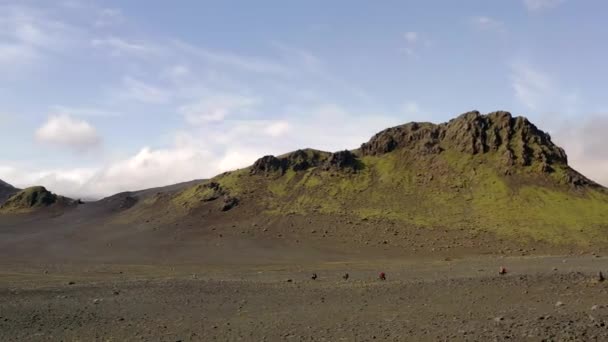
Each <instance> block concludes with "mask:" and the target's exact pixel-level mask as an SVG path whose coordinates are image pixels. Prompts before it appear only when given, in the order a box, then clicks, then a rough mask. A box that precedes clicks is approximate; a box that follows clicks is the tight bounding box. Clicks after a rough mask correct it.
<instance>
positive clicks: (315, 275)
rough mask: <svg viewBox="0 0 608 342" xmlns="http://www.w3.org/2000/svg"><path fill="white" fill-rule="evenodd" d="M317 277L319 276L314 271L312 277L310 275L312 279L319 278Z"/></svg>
mask: <svg viewBox="0 0 608 342" xmlns="http://www.w3.org/2000/svg"><path fill="white" fill-rule="evenodd" d="M317 278H318V276H317V274H316V273H313V274H312V277H310V279H312V280H317Z"/></svg>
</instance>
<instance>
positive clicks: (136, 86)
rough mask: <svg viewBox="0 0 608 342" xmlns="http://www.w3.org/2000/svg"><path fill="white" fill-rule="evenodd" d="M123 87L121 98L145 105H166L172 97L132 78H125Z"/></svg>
mask: <svg viewBox="0 0 608 342" xmlns="http://www.w3.org/2000/svg"><path fill="white" fill-rule="evenodd" d="M123 86H124V87H125V88H124V89H122V90H121V91H120V94H119V97H122V98H126V99H131V100H136V101H140V102H143V103H151V104H158V103H166V102H168V101H169V99H170V97H171V94H170V93H169V92H168V91H166V90H164V89H162V88H159V87H156V86H154V85H151V84H148V83H145V82H143V81H140V80H136V79H134V78H132V77H130V76H125V77H124V78H123Z"/></svg>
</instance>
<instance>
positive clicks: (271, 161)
mask: <svg viewBox="0 0 608 342" xmlns="http://www.w3.org/2000/svg"><path fill="white" fill-rule="evenodd" d="M285 167H286V166H285V161H284V160H281V159H279V158H277V157H275V156H264V157H262V158H260V159H258V160H256V161H255V163H254V164H253V166H252V167H251V174H252V175H269V174H273V173H280V174H283V173H284V172H285Z"/></svg>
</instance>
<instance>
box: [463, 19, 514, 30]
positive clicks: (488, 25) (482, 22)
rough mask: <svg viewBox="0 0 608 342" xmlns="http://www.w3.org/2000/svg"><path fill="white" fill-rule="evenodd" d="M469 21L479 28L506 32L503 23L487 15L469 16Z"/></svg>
mask: <svg viewBox="0 0 608 342" xmlns="http://www.w3.org/2000/svg"><path fill="white" fill-rule="evenodd" d="M471 23H472V24H473V25H474V26H475V27H476V28H477V29H480V30H492V31H498V32H506V29H505V25H504V23H503V22H502V21H500V20H497V19H494V18H491V17H487V16H477V17H473V18H471Z"/></svg>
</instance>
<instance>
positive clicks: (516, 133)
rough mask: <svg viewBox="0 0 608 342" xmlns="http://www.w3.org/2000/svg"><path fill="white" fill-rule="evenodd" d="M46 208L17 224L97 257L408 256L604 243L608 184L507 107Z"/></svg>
mask: <svg viewBox="0 0 608 342" xmlns="http://www.w3.org/2000/svg"><path fill="white" fill-rule="evenodd" d="M45 191H46V190H45V189H44V190H43V188H42V189H38V190H37V191H35V192H34V193H36V194H37V195H36V196H32V195H31V191H30V190H27V189H26V190H24V192H21V193H19V194H17V195H15V196H13V197H12V198H11V199H10V200H9V201H8V202H7V203H5V205H4V206H3V208H4V209H3V210H4V212H5V213H6V212H7V209H6V208H11V209H10V210H9V212H12V213H15V212H22V211H27V210H30V208H32V207H44V206H46V205H47V204H48V203H47V200H46V199H47V198H48V197H47V194H46V192H45ZM39 195H43V196H42V197H40V196H39ZM57 202H58V200H55V202H53V203H57ZM59 202H61V201H59ZM32 203H34V205H32ZM64 203H65V202H64ZM51 206H52V207H53V206H54V207H55V208H57V207H59V208H64V209H65V210H64V213H63V215H61V217H56V216H55V217H54V218H53V221H52V222H51V221H48V220H45V221H41V223H40V224H39V228H33V227H34V226H32V225H33V224H34V223H32V222H31V221H27V222H28V223H27V224H28V225H29V226H28V228H30V229H40V230H44V231H45V234H47V233H48V234H52V231H53V230H52V229H51V230H49V228H54V229H57V231H62V232H63V231H65V232H66V233H65V234H67V235H64V236H72V238H74V239H76V237H77V236H80V237H79V238H78V240H77V241H81V242H82V241H89V242H88V243H89V244H88V245H86V248H85V247H84V245H83V247H82V248H83V249H82V251H81V253H83V254H87V253H89V254H90V255H92V256H91V257H94V258H100V255H105V254H104V253H107V252H106V246H107V245H111V246H112V248H113V252H112V253H113V254H111V255H112V256H111V257H114V256H115V255H121V254H120V253H119V252H118V250H121V248H123V249H124V253H125V255H132V256H135V255H137V256H138V257H139V256H141V255H144V254H145V253H148V254H145V255H149V256H150V257H152V256H156V255H160V254H158V253H159V252H158V251H159V250H163V251H165V252H164V254H162V255H164V257H168V255H172V256H173V257H177V255H179V256H180V257H183V258H187V257H192V256H193V255H198V254H197V253H208V256H209V257H210V258H220V257H221V258H229V257H230V255H228V254H226V250H225V249H221V246H228V245H230V246H232V247H234V248H236V249H243V248H244V246H251V244H254V242H255V241H258V242H255V243H259V244H260V246H262V247H260V248H258V247H259V246H258V247H256V249H254V250H251V251H250V252H247V253H252V255H254V254H255V255H266V254H264V253H267V251H268V250H269V248H270V247H268V246H274V247H273V248H274V249H276V248H286V249H288V250H291V249H294V248H296V247H297V246H300V247H302V246H308V247H310V248H312V249H313V250H318V249H319V248H330V249H332V250H336V251H338V252H339V253H343V252H344V251H349V253H350V252H352V251H356V250H360V249H361V248H389V249H390V248H393V249H394V250H395V251H396V252H395V253H416V254H417V255H419V254H421V253H446V254H450V255H453V254H454V253H456V254H457V253H473V254H476V253H498V252H502V253H543V251H544V250H547V251H552V252H554V251H555V248H562V249H560V251H562V250H567V251H582V250H589V249H592V248H596V247H597V248H599V247H598V246H605V247H608V190H607V189H606V188H604V187H602V186H601V185H599V184H597V183H595V182H593V181H592V180H590V179H588V178H586V177H585V176H583V175H581V174H580V173H579V172H577V171H576V170H574V169H572V168H571V167H570V166H569V165H568V159H567V155H566V153H565V152H564V150H563V149H562V148H560V147H559V146H557V145H555V144H554V143H553V141H552V140H551V137H550V136H549V134H547V133H545V132H543V131H542V130H540V129H539V128H537V127H536V126H535V125H534V124H532V123H531V122H530V121H528V120H527V119H526V118H524V117H514V116H512V115H511V114H510V113H508V112H504V111H499V112H493V113H489V114H486V115H482V114H480V113H479V112H477V111H473V112H468V113H465V114H462V115H460V116H458V117H456V118H454V119H452V120H450V121H448V122H445V123H441V124H433V123H416V122H412V123H408V124H404V125H400V126H396V127H392V128H388V129H386V130H383V131H381V132H379V133H377V134H376V135H374V136H373V137H372V138H371V139H370V140H369V141H368V142H365V143H363V144H362V145H361V146H360V147H359V148H357V149H354V150H350V151H338V152H335V153H331V152H324V151H318V150H313V149H302V150H297V151H294V152H291V153H287V154H284V155H280V156H264V157H261V158H260V159H258V160H257V161H256V162H255V163H254V164H253V165H251V166H250V167H247V168H244V169H240V170H236V171H233V172H226V173H223V174H221V175H218V176H216V177H214V178H212V179H209V180H201V181H194V182H189V183H184V184H179V185H176V186H172V187H167V188H159V189H151V190H146V191H140V192H129V193H122V194H117V195H115V196H111V197H108V198H106V199H103V200H101V201H97V202H93V203H87V204H86V205H79V206H74V205H64V206H57V205H56V204H51ZM38 212H42V211H40V210H39V211H38ZM4 216H5V217H6V215H4ZM1 220H2V217H0V222H1ZM10 220H12V221H10V222H11V225H12V226H13V227H18V226H19V225H20V224H21V223H19V222H21V221H19V220H20V218H18V217H15V216H14V215H13V216H11V218H10ZM67 232H70V233H69V234H68V233H67ZM78 234H82V235H78ZM44 236H46V237H47V239H52V238H53V237H54V236H55V235H44ZM37 238H40V239H42V235H41V236H40V237H37ZM20 241H21V240H20ZM102 242H103V243H104V244H103V245H102ZM32 243H34V242H32ZM35 243H36V244H37V245H36V246H38V247H37V248H39V250H40V248H47V247H44V246H46V245H45V244H44V243H45V241H42V240H40V241H38V242H35ZM64 243H65V244H67V245H69V246H74V245H73V244H72V243H71V242H70V243H68V242H66V241H61V244H64ZM7 244H8V242H7ZM96 244H99V245H96ZM7 246H8V245H7ZM10 246H17V247H19V248H26V247H24V246H25V245H10ZM218 246H219V247H218ZM256 246H257V245H256ZM17 247H11V248H17ZM308 247H307V248H308ZM48 248H50V247H48ZM602 248H603V247H602ZM56 250H57V249H56V248H55V249H53V251H56ZM294 250H295V249H294ZM136 251H139V252H137V253H136ZM169 251H170V252H169ZM205 251H206V252H205ZM7 253H9V252H7ZM20 253H21V252H20ZM23 253H25V252H23ZM23 253H22V254H23ZM48 253H52V251H49V252H48ZM171 253H173V254H171ZM242 253H245V252H242ZM332 253H333V252H332ZM13 254H15V255H16V254H18V252H16V251H15V252H14V253H13ZM11 255H12V254H11ZM49 255H51V254H49ZM108 255H109V254H108ZM206 255H207V254H206ZM306 255H308V254H306ZM454 255H455V254H454ZM7 256H10V255H9V254H7ZM109 258H110V256H109ZM180 260H181V259H180ZM196 260H198V259H196ZM222 260H223V259H222Z"/></svg>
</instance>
